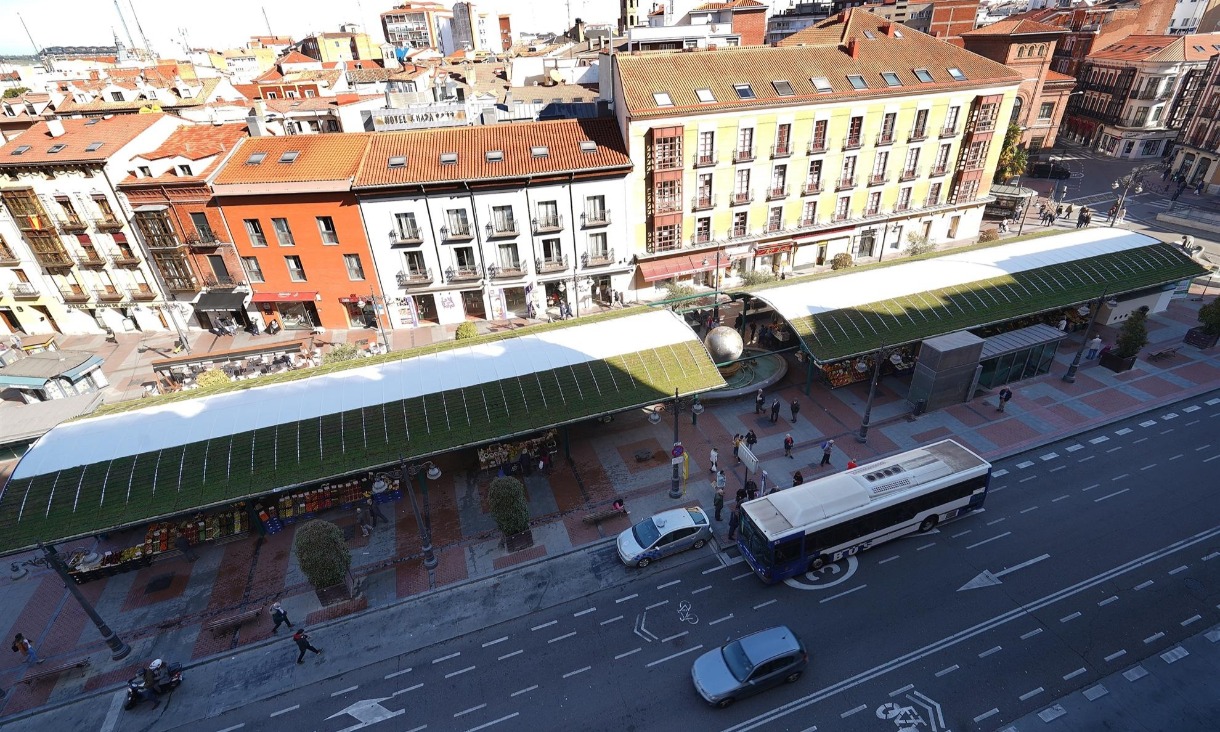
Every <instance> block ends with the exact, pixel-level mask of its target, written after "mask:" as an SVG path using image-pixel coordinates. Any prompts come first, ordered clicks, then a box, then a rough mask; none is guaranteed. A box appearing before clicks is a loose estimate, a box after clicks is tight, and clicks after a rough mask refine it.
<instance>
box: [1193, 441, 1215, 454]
mask: <svg viewBox="0 0 1220 732" xmlns="http://www.w3.org/2000/svg"><path fill="white" fill-rule="evenodd" d="M1211 446H1212V445H1211V443H1210V442H1209V443H1207V444H1206V445H1201V446H1199V447H1196V448H1195V452H1203V451H1204V450H1206V449H1207V448H1209V447H1211Z"/></svg>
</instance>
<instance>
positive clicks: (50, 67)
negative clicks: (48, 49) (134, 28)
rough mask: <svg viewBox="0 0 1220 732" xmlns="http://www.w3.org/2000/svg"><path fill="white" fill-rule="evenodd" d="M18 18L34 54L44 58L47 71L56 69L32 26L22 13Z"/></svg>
mask: <svg viewBox="0 0 1220 732" xmlns="http://www.w3.org/2000/svg"><path fill="white" fill-rule="evenodd" d="M115 2H118V0H115ZM17 20H20V21H21V27H22V28H24V29H25V37H26V38H29V39H30V46H32V47H33V48H34V55H35V56H37V57H38V58H40V59H42V62H43V64H44V65H45V66H46V68H47V71H54V70H55V68H54V65H53V64H52V63H51V57H50V56H47V57H46V58H43V55H42V49H41V48H39V47H38V44H37V43H36V42H35V41H34V34H33V33H30V27H29V26H28V25H26V24H25V18H23V17H21V13H17Z"/></svg>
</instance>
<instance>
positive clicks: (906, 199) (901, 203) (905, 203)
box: [896, 186, 911, 211]
mask: <svg viewBox="0 0 1220 732" xmlns="http://www.w3.org/2000/svg"><path fill="white" fill-rule="evenodd" d="M910 207H911V187H910V186H907V187H905V188H902V189H900V190H899V191H898V205H897V206H896V208H897V210H899V211H906V210H907V209H908V208H910Z"/></svg>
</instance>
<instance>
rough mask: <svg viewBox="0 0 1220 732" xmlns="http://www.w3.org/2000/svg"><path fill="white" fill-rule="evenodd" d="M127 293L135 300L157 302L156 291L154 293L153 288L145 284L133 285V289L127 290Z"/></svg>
mask: <svg viewBox="0 0 1220 732" xmlns="http://www.w3.org/2000/svg"><path fill="white" fill-rule="evenodd" d="M127 292H128V294H130V295H131V298H132V299H133V300H155V299H157V293H156V291H154V290H153V288H151V287H149V286H148V285H145V284H139V285H132V286H131V287H128V288H127Z"/></svg>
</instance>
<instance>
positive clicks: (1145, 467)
mask: <svg viewBox="0 0 1220 732" xmlns="http://www.w3.org/2000/svg"><path fill="white" fill-rule="evenodd" d="M1155 467H1156V463H1149V464H1147V465H1145V466H1144V467H1142V468H1140V471H1141V472H1143V471H1145V470H1152V469H1153V468H1155Z"/></svg>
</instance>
